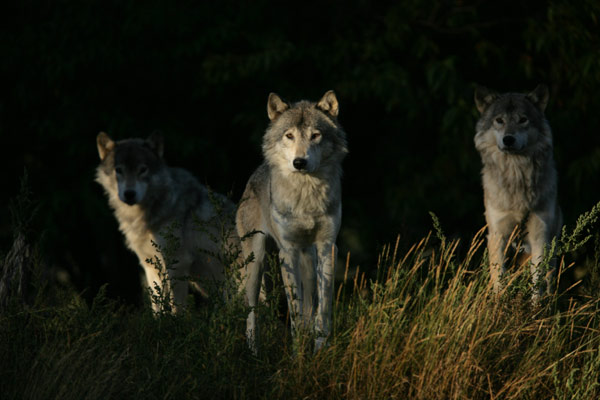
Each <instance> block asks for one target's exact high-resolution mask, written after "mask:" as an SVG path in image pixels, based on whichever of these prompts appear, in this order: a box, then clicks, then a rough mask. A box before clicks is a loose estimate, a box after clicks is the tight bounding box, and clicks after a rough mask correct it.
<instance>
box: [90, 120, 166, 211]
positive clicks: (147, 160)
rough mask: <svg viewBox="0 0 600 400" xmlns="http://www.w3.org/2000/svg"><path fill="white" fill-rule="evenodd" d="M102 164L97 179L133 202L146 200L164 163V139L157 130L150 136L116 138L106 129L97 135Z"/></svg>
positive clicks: (123, 200) (122, 198) (128, 202)
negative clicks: (112, 137) (153, 178)
mask: <svg viewBox="0 0 600 400" xmlns="http://www.w3.org/2000/svg"><path fill="white" fill-rule="evenodd" d="M96 144H97V146H98V154H99V155H100V160H101V162H100V166H99V167H98V174H97V179H96V180H97V181H98V182H99V183H100V184H101V185H102V186H104V188H105V189H106V190H107V191H108V192H109V193H111V192H114V191H116V192H117V194H118V197H119V199H120V200H121V201H122V202H124V203H126V204H129V205H134V204H139V203H141V202H142V201H143V200H144V197H145V196H146V192H147V190H148V186H149V185H150V184H151V181H152V177H153V176H154V175H155V174H156V172H157V171H158V170H159V169H160V168H161V167H162V166H163V163H164V162H163V158H162V155H163V139H162V137H161V136H160V135H159V134H157V133H154V134H152V135H150V137H148V138H147V139H145V140H144V139H125V140H121V141H118V142H114V141H113V140H112V139H111V138H110V137H109V136H108V135H107V134H106V133H104V132H100V133H99V134H98V136H97V138H96Z"/></svg>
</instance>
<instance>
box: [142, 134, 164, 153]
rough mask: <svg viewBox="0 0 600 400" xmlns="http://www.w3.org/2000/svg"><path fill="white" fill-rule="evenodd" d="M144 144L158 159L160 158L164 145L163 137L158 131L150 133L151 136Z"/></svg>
mask: <svg viewBox="0 0 600 400" xmlns="http://www.w3.org/2000/svg"><path fill="white" fill-rule="evenodd" d="M146 143H147V144H148V146H150V148H151V149H152V150H154V152H155V153H156V154H158V157H160V158H162V156H163V153H164V150H165V145H164V140H163V136H162V134H161V133H160V132H159V131H154V132H152V134H151V135H150V136H148V139H146Z"/></svg>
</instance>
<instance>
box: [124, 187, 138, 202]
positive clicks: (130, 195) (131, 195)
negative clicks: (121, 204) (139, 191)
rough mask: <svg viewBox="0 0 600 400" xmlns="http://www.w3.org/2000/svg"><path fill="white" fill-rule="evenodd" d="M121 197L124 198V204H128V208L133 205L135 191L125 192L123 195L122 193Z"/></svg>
mask: <svg viewBox="0 0 600 400" xmlns="http://www.w3.org/2000/svg"><path fill="white" fill-rule="evenodd" d="M123 195H124V196H123V197H124V198H125V203H127V204H129V205H130V206H132V205H134V204H135V197H136V193H135V190H126V191H125V193H123Z"/></svg>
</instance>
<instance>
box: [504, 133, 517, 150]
mask: <svg viewBox="0 0 600 400" xmlns="http://www.w3.org/2000/svg"><path fill="white" fill-rule="evenodd" d="M502 143H504V145H505V146H509V147H510V146H512V145H513V144H515V137H514V136H512V135H506V136H504V137H503V138H502Z"/></svg>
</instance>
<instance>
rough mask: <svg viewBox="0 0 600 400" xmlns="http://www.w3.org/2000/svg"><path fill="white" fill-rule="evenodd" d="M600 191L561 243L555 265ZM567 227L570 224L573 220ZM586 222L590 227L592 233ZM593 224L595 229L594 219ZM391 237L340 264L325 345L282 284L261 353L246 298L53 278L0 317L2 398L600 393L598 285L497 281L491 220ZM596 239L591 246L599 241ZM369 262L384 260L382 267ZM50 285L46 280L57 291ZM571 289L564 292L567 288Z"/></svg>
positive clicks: (268, 307) (266, 310)
mask: <svg viewBox="0 0 600 400" xmlns="http://www.w3.org/2000/svg"><path fill="white" fill-rule="evenodd" d="M597 214H598V210H597V207H596V208H595V209H594V210H593V212H592V213H591V214H586V218H584V219H583V220H580V221H578V226H577V227H575V228H574V229H573V231H568V230H565V231H564V233H563V234H564V237H563V239H562V240H561V241H559V242H558V243H557V246H558V250H559V252H558V254H560V259H559V265H560V267H559V270H560V274H559V278H561V277H562V276H563V274H564V273H565V271H567V270H569V269H570V268H572V265H571V264H569V265H568V264H567V263H566V261H565V260H566V259H567V258H568V255H569V253H568V252H567V251H562V252H561V251H560V250H561V249H564V248H565V246H564V244H566V245H567V246H571V247H573V245H574V244H575V242H574V241H573V237H574V235H578V237H577V240H578V241H582V240H587V238H588V237H589V232H591V231H590V229H591V227H592V226H593V224H594V223H595V221H596V220H595V219H594V218H597ZM569 232H571V233H569ZM582 232H583V233H582ZM586 232H588V233H586ZM401 248H402V242H401V240H398V241H396V242H395V243H394V244H393V245H389V246H385V247H384V248H383V249H382V251H381V252H380V255H379V257H378V262H377V269H376V271H377V273H376V274H374V275H372V276H371V275H367V274H365V273H363V272H361V270H360V269H356V268H351V258H349V259H348V261H347V263H346V265H338V268H344V276H345V279H344V281H343V282H339V283H338V285H337V287H336V290H335V300H334V304H335V310H334V330H333V333H332V335H331V337H330V339H329V345H328V346H327V347H326V348H324V349H322V350H321V351H320V352H318V353H317V354H314V355H313V354H312V351H311V340H310V338H306V339H305V340H303V339H300V345H297V344H293V343H292V340H291V334H290V332H289V328H288V326H289V324H288V323H287V320H286V319H287V317H284V316H283V315H281V313H280V312H279V311H278V307H277V305H278V304H280V301H281V298H280V297H279V295H277V290H276V291H275V292H274V294H273V295H271V296H269V298H268V300H267V303H266V304H265V305H264V306H262V307H261V309H260V310H259V315H260V319H261V321H260V322H261V336H260V341H261V342H260V349H261V351H260V354H259V355H258V357H254V356H253V355H252V354H251V352H250V351H249V350H248V349H247V346H246V340H245V336H244V331H245V318H246V315H247V311H248V310H247V308H246V307H245V306H244V304H243V302H242V301H241V299H239V298H235V299H233V300H231V299H230V300H229V301H228V302H225V301H220V300H219V301H214V302H208V303H206V304H202V305H200V306H199V307H196V308H195V309H191V310H188V311H187V312H185V313H183V314H181V315H177V316H172V315H169V314H164V315H159V316H158V317H157V316H155V315H153V314H152V312H151V311H150V310H139V309H127V308H123V307H122V306H120V305H118V304H116V303H114V302H113V301H110V300H107V299H106V298H105V296H104V294H103V292H101V293H100V294H99V295H98V296H97V297H96V300H95V301H94V303H93V304H91V305H88V304H86V303H85V302H83V301H81V300H80V298H79V296H78V295H77V294H75V293H72V292H68V291H67V292H65V291H58V292H59V293H60V294H58V295H57V294H56V293H55V294H54V295H53V296H52V298H53V299H54V300H53V305H51V306H50V305H48V304H46V302H45V301H44V296H43V295H41V296H38V300H37V302H36V303H35V304H33V305H30V306H22V305H20V304H18V305H14V306H12V307H9V308H8V309H7V311H5V312H4V314H2V316H1V317H0V357H1V359H2V360H3V362H2V368H1V369H0V380H1V381H2V393H3V394H2V398H6V399H17V398H18V399H23V398H31V399H38V398H61V399H69V398H73V399H82V398H87V399H106V398H143V399H148V398H308V399H323V398H332V399H333V398H351V399H367V398H369V399H388V398H399V399H405V398H410V399H480V398H481V399H488V398H492V399H540V398H544V399H550V398H555V399H575V398H579V399H591V398H597V397H598V396H599V395H600V388H599V387H598V382H599V378H600V376H599V371H600V353H599V345H600V331H599V329H600V323H599V318H598V317H599V315H600V314H599V311H598V310H599V307H598V299H597V298H596V297H585V296H582V295H577V296H575V295H573V293H574V291H573V290H572V289H573V287H575V286H577V285H578V284H579V283H577V282H574V285H572V284H569V285H567V286H566V287H564V285H563V286H561V287H562V288H561V289H560V290H557V293H556V295H554V296H552V297H551V298H547V299H545V300H544V301H542V303H541V305H538V306H534V305H532V304H531V303H530V300H529V299H530V293H531V292H530V291H531V287H530V285H529V283H528V282H529V276H528V268H512V269H509V273H508V276H507V279H506V286H505V288H506V289H505V290H504V291H503V293H501V294H500V295H499V296H496V295H494V293H493V290H492V287H491V285H490V282H489V275H488V272H487V256H486V252H485V231H484V230H483V229H482V230H481V231H480V232H478V233H477V234H476V235H475V236H474V237H473V238H472V239H471V240H470V241H469V242H468V243H467V244H463V243H461V241H459V240H448V239H447V238H446V237H445V236H444V235H443V233H442V231H441V228H440V227H439V224H438V225H437V226H436V228H435V230H434V232H433V233H432V234H430V235H428V236H427V237H426V238H423V239H422V240H420V241H419V242H417V243H415V244H414V245H412V246H406V248H407V250H405V251H402V250H400V249H401ZM597 251H598V249H596V252H597ZM370 270H374V269H373V268H371V269H370ZM55 290H56V289H53V288H45V289H42V292H41V293H44V292H50V291H55ZM565 290H566V292H565Z"/></svg>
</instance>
